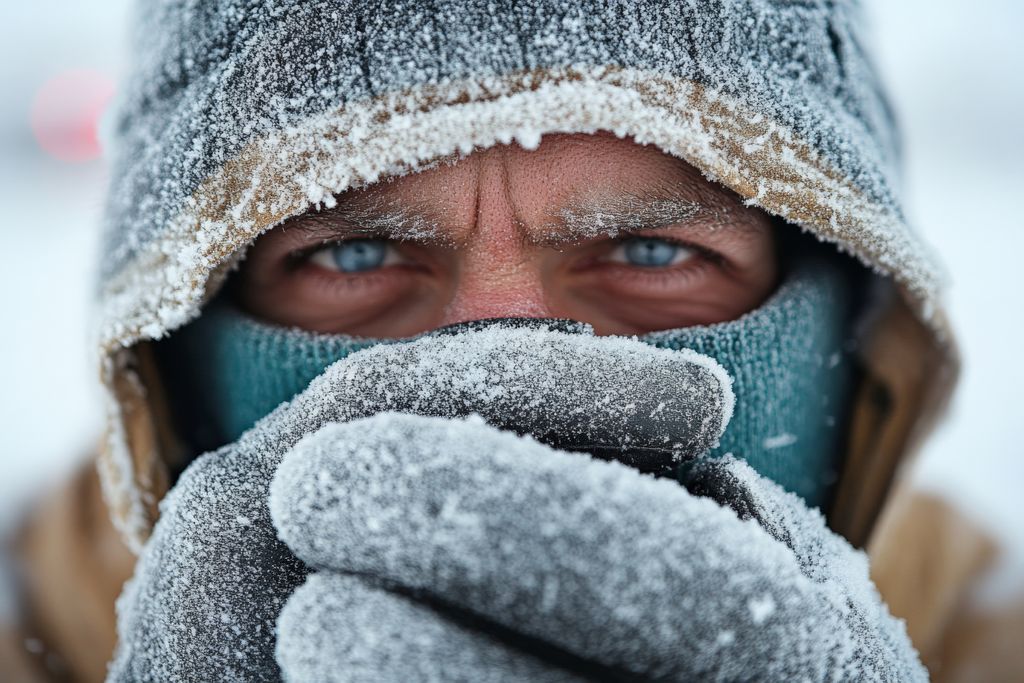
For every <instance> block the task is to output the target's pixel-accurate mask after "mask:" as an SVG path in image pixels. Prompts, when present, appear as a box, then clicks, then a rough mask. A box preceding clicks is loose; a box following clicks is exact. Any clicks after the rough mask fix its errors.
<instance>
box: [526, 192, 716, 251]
mask: <svg viewBox="0 0 1024 683" xmlns="http://www.w3.org/2000/svg"><path fill="white" fill-rule="evenodd" d="M672 194H674V193H671V192H669V193H665V194H662V195H644V194H634V193H622V194H616V195H611V196H606V197H597V198H594V197H591V198H585V199H580V200H576V201H573V202H570V203H569V204H568V205H566V206H565V207H563V208H561V209H560V210H558V211H557V212H556V213H555V214H554V216H553V217H552V220H550V221H549V222H547V223H545V224H544V225H543V226H541V229H540V230H531V231H530V235H529V236H528V238H529V239H530V241H532V242H536V243H544V244H564V243H566V242H576V241H580V240H585V239H593V238H595V237H615V236H617V235H620V234H624V233H631V232H637V231H641V230H657V229H658V228H665V227H669V226H673V225H685V226H688V227H691V228H703V229H705V230H711V229H717V228H719V227H721V226H722V225H724V224H725V223H726V222H727V221H728V220H729V217H728V216H729V213H730V212H729V209H728V207H726V206H723V205H721V204H718V203H715V204H709V203H705V202H703V201H698V200H694V199H691V198H688V197H682V196H672Z"/></svg>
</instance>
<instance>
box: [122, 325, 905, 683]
mask: <svg viewBox="0 0 1024 683" xmlns="http://www.w3.org/2000/svg"><path fill="white" fill-rule="evenodd" d="M502 332H503V336H510V335H511V336H513V337H514V336H516V335H521V336H523V338H524V339H526V337H527V336H528V337H529V339H528V342H529V344H530V345H531V346H532V347H533V348H534V349H537V348H538V347H541V346H543V345H546V344H548V343H551V342H552V341H555V342H556V343H557V341H558V340H560V341H563V342H567V343H573V342H575V343H578V344H580V345H581V346H583V347H584V348H583V349H582V351H583V353H584V354H585V353H586V350H585V349H586V346H588V345H590V344H591V343H593V342H595V340H594V339H593V338H589V339H588V338H587V337H584V336H579V335H565V334H562V333H554V332H549V331H543V330H541V331H538V330H528V331H523V330H513V331H509V330H504V331H502ZM493 334H495V331H494V330H490V331H487V330H484V331H480V332H471V333H464V334H461V335H455V336H452V337H439V338H430V339H429V340H428V339H425V340H420V341H418V342H413V343H410V344H404V345H394V346H380V347H375V348H374V349H370V350H368V351H364V352H362V353H360V354H355V355H353V356H352V357H350V358H349V359H347V360H345V361H342V362H340V363H338V364H335V365H334V366H332V367H331V368H330V369H329V370H328V371H327V372H326V373H325V374H324V375H323V376H321V377H320V378H318V379H317V380H315V381H314V382H313V383H312V385H311V386H310V388H309V390H307V392H305V393H303V394H302V395H300V396H299V397H297V398H296V399H295V400H294V401H292V402H291V403H290V404H288V405H286V406H283V407H282V408H280V409H279V410H277V411H275V412H274V413H272V414H271V415H270V416H268V417H267V418H265V419H264V420H263V421H261V422H260V423H259V424H258V425H257V427H256V428H254V429H253V430H251V431H249V432H247V433H246V434H245V435H243V437H242V438H241V439H240V440H239V441H238V442H237V443H236V444H233V445H231V446H229V447H226V448H224V449H222V450H221V451H218V452H215V453H212V454H209V455H207V456H204V457H202V458H201V459H199V460H198V461H197V462H195V463H194V464H193V465H192V466H191V467H190V468H189V469H188V470H187V471H186V472H185V474H184V476H183V477H182V479H181V481H180V482H179V483H178V485H177V486H176V487H175V489H173V490H172V492H171V493H170V494H169V495H168V497H167V498H166V499H165V503H164V505H163V514H162V517H161V519H160V521H159V523H158V524H157V526H156V529H155V531H154V536H153V538H152V540H151V541H150V542H149V543H148V544H147V546H146V549H145V551H144V553H143V555H142V558H141V560H140V564H139V566H138V568H137V571H136V574H135V576H134V578H133V579H132V581H131V583H130V584H129V586H128V587H127V589H126V592H125V594H124V595H123V596H122V598H121V600H120V601H119V607H118V610H119V629H120V643H121V644H120V647H119V651H118V653H117V657H116V659H115V661H114V663H113V665H112V668H111V676H110V678H111V680H117V681H121V680H165V681H169V680H208V679H216V680H274V679H276V678H278V677H279V676H282V675H283V676H284V678H286V679H288V680H310V679H317V678H319V677H320V676H321V675H325V676H326V680H360V679H361V672H362V673H365V672H369V671H372V670H374V669H375V668H376V669H377V670H380V671H394V672H407V671H409V670H410V669H411V668H413V667H417V666H422V667H425V668H424V670H426V671H428V672H431V673H435V674H436V675H437V676H438V677H443V678H444V679H446V680H448V679H450V680H479V679H482V680H513V679H514V678H515V677H517V676H520V675H521V674H523V673H524V672H525V673H526V674H527V677H528V678H529V677H534V676H536V677H538V678H540V679H542V680H572V679H573V677H579V676H590V675H593V674H594V673H595V672H599V673H600V674H601V675H602V676H604V677H607V678H614V677H616V676H620V675H621V676H623V677H625V678H632V679H635V678H637V677H641V678H661V679H668V680H691V679H692V678H694V677H707V678H712V679H718V680H735V679H736V678H749V677H753V678H756V679H758V680H794V679H811V680H823V679H824V680H923V679H924V673H923V669H922V668H921V666H920V664H919V663H918V662H917V659H916V655H915V654H914V652H913V649H912V648H911V647H910V645H909V642H908V641H907V639H906V635H905V633H904V632H903V629H902V626H901V625H900V624H899V622H897V621H896V620H894V619H892V618H891V617H890V616H889V615H888V613H887V612H886V610H885V608H884V606H882V604H881V602H880V601H879V599H878V596H877V594H876V593H875V591H874V589H873V587H872V586H871V584H870V581H869V580H868V575H867V564H866V560H865V558H864V556H863V555H862V554H861V553H859V552H857V551H854V550H853V549H852V548H850V546H849V545H848V544H847V543H846V542H845V541H843V540H842V539H840V538H838V537H837V536H835V535H834V534H832V533H831V532H829V531H828V530H827V528H826V527H825V525H824V522H823V520H822V518H821V516H820V515H819V514H818V513H816V512H813V511H810V510H808V509H807V508H806V507H805V506H803V504H802V503H801V502H800V501H799V499H797V498H796V497H795V496H793V495H791V494H786V493H784V492H783V491H782V490H781V489H779V488H778V487H777V486H775V485H773V484H771V483H769V482H767V480H764V479H763V478H761V477H759V476H758V475H756V474H755V473H754V472H753V471H752V470H750V468H749V467H747V466H745V465H742V464H741V463H739V462H738V461H735V460H732V459H728V460H724V461H710V462H719V463H722V464H719V465H718V466H717V467H716V469H713V470H710V473H709V470H708V469H706V467H707V466H706V465H704V464H699V465H698V466H695V467H693V468H691V470H690V474H688V480H692V481H693V483H694V485H695V486H694V488H695V490H697V491H698V492H699V494H700V495H695V494H693V493H690V492H688V491H687V490H686V489H684V488H683V487H682V486H681V485H680V484H679V483H678V482H675V481H672V480H669V479H655V478H652V477H650V476H648V475H643V474H641V473H639V472H638V471H637V470H636V469H635V468H631V467H627V466H625V465H622V464H621V463H618V462H606V461H601V460H595V459H592V458H590V457H588V456H586V455H584V454H580V453H566V452H562V451H558V450H555V449H552V448H550V447H548V446H545V445H542V444H539V443H537V442H536V441H534V440H533V439H531V438H529V437H520V436H517V435H514V434H511V433H509V432H504V431H499V430H497V429H495V428H493V427H491V426H489V425H487V424H485V423H484V422H483V420H482V419H481V418H478V417H469V418H462V419H460V418H455V419H452V418H446V417H421V416H413V415H400V414H395V413H383V414H377V415H375V416H374V417H370V418H366V419H356V420H352V421H348V422H345V420H346V419H347V418H349V417H351V416H352V413H347V412H346V408H345V406H346V405H348V404H346V403H343V402H341V401H340V400H333V399H332V397H333V396H335V395H340V396H342V397H343V398H344V397H345V394H346V385H347V384H350V383H353V382H355V383H358V381H359V379H360V377H361V376H362V375H363V374H364V373H363V372H361V370H366V369H367V368H368V367H369V366H367V365H364V366H362V367H360V366H359V362H358V361H359V359H360V358H361V357H363V358H365V357H367V356H372V355H373V354H378V355H379V356H381V358H379V359H378V360H386V361H387V364H388V365H394V364H396V363H404V364H406V365H407V369H410V370H411V372H409V373H408V374H409V375H411V376H416V377H417V380H418V381H416V382H409V383H407V384H405V385H402V384H398V385H396V387H395V392H394V393H388V394H386V395H385V394H378V395H376V396H375V397H373V398H372V399H371V400H372V401H373V402H375V403H376V407H377V408H378V409H379V410H386V409H387V408H388V407H389V406H390V405H404V406H407V407H410V408H411V409H413V410H417V411H426V410H428V409H429V408H430V407H431V406H432V405H433V402H432V401H431V390H430V389H431V387H430V382H429V381H427V377H428V375H427V374H424V373H422V372H421V373H419V374H417V372H416V367H417V363H419V362H420V361H421V360H422V359H423V357H424V356H425V355H427V354H424V353H422V352H421V351H422V349H421V350H420V352H418V351H416V347H417V345H418V344H424V342H427V345H428V346H429V345H430V344H435V343H440V344H447V345H449V346H458V347H459V348H461V349H462V350H463V351H466V350H468V349H469V348H471V347H472V346H475V345H479V346H481V347H482V348H483V349H487V348H488V347H489V345H491V344H492V342H491V341H490V340H489V339H488V336H489V335H493ZM559 335H561V336H562V337H567V338H568V340H571V342H570V341H568V340H566V339H560V337H559ZM474 339H475V341H474ZM596 341H599V342H601V343H602V344H614V345H618V346H619V347H620V348H621V349H623V351H626V353H624V354H623V356H622V362H623V363H627V364H628V363H630V362H633V363H639V364H641V365H644V364H646V365H647V366H648V369H650V366H651V365H652V364H653V365H658V364H660V363H661V362H662V361H664V362H667V363H669V364H671V365H672V367H671V368H669V370H671V371H677V370H676V369H675V367H676V366H675V361H676V360H677V358H676V356H677V354H678V352H668V351H665V350H659V349H654V348H651V347H650V346H648V345H644V344H642V343H640V342H629V341H626V340H600V339H599V340H596ZM450 351H451V349H449V354H450ZM558 351H559V353H558V354H557V355H555V354H550V355H547V356H545V354H543V352H541V353H540V354H539V355H540V356H541V357H547V358H564V357H565V355H566V350H565V349H564V348H560V349H558ZM444 356H445V354H438V357H444ZM385 357H386V358H385ZM463 357H465V354H463ZM479 357H481V358H487V357H488V354H486V353H484V354H481V355H480V356H479ZM493 361H494V358H493V357H491V358H490V359H489V361H488V362H486V363H484V364H483V366H484V367H487V368H491V370H489V371H487V372H485V373H484V374H481V373H480V368H481V364H480V363H476V364H474V363H472V362H471V363H469V364H468V365H467V366H466V367H465V372H464V373H463V374H462V375H461V377H462V379H461V380H458V381H457V383H459V384H460V385H461V386H469V384H467V383H468V382H472V383H473V384H472V385H473V387H474V389H473V392H472V393H473V394H474V395H476V396H486V395H487V394H488V392H489V388H493V386H494V384H493V382H492V381H488V374H490V377H491V378H492V380H493V379H497V378H498V374H496V373H495V372H494V368H497V367H499V364H495V363H494V362H493ZM688 363H689V364H690V365H692V366H693V367H692V368H690V369H691V370H692V372H690V373H684V376H686V377H687V378H688V380H687V381H688V382H689V383H691V384H692V385H693V390H694V392H695V394H696V395H700V396H705V397H707V398H708V400H707V401H706V402H705V403H704V405H703V408H704V411H705V417H706V420H704V421H697V422H695V423H694V426H700V425H702V424H705V423H706V424H707V425H710V426H711V429H710V432H709V433H711V434H716V435H717V434H720V433H721V431H722V429H723V427H724V423H725V421H726V420H727V417H728V415H727V413H726V412H724V411H723V410H722V408H721V407H722V406H724V405H725V404H726V403H727V402H728V400H727V399H728V396H727V394H728V381H727V379H725V378H724V376H723V374H722V373H721V372H720V368H718V367H717V366H716V365H714V364H713V362H712V361H710V360H709V359H706V358H702V357H700V356H692V357H690V359H689V361H688ZM513 365H514V363H510V364H509V366H507V367H506V368H505V370H506V372H512V373H514V372H515V370H514V369H513V368H512V366H513ZM419 367H420V369H421V370H424V369H425V367H424V366H422V365H420V366H419ZM556 369H557V368H556ZM553 375H554V376H558V375H559V373H558V372H555V373H553ZM435 381H436V382H438V383H440V384H442V385H444V386H445V389H446V391H449V390H450V381H451V380H450V377H447V376H446V375H445V374H444V373H440V374H439V375H438V376H436V380H435ZM524 389H525V388H524ZM540 393H541V394H543V390H542V391H541V392H540ZM397 394H412V395H405V396H399V395H397ZM716 396H717V398H716ZM522 398H524V399H525V394H524V395H523V396H522ZM592 398H593V399H595V400H593V401H592V403H591V404H590V405H589V411H590V413H591V414H593V415H594V416H595V417H601V418H610V419H615V416H616V415H617V414H618V413H619V411H620V410H621V409H622V408H623V407H624V406H622V405H621V404H620V403H618V402H606V401H604V400H602V399H603V397H602V396H601V395H600V394H597V395H595V396H593V397H592ZM362 408H368V405H364V406H362ZM695 455H696V453H694V452H689V453H686V454H683V456H682V457H683V459H684V460H693V459H694V457H695ZM723 473H724V474H723ZM701 496H711V498H708V497H701ZM268 501H269V503H268ZM311 571H312V572H314V573H313V574H312V575H310V572H311ZM332 605H334V606H338V607H344V608H345V609H346V610H348V611H347V612H339V611H336V610H332V609H329V607H330V606H332ZM282 610H283V612H282ZM369 613H372V614H373V615H374V617H375V618H374V619H372V620H366V619H362V618H360V616H361V615H366V614H369ZM346 614H347V615H349V618H345V615H346ZM434 622H436V623H434ZM455 643H459V644H462V645H464V646H465V648H466V649H465V650H464V651H462V650H460V651H462V655H461V656H460V657H458V658H456V659H444V658H440V659H439V658H437V655H441V654H446V653H451V651H452V650H451V648H452V646H453V644H455ZM406 646H408V648H407V647H406ZM406 651H408V657H409V659H408V660H406V661H404V662H403V661H401V660H400V659H398V658H400V657H401V655H402V654H403V653H406ZM346 672H352V675H351V676H348V675H347V674H346ZM363 680H366V679H363Z"/></svg>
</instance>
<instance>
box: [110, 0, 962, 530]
mask: <svg viewBox="0 0 1024 683" xmlns="http://www.w3.org/2000/svg"><path fill="white" fill-rule="evenodd" d="M138 14H139V16H138V21H137V24H136V32H135V44H134V53H133V57H134V62H133V63H134V64H135V67H134V71H133V73H132V74H131V76H130V78H129V80H128V81H127V82H126V84H125V88H124V91H123V92H122V95H121V98H120V103H119V107H118V109H117V112H116V116H115V117H114V119H113V120H112V121H111V129H110V131H109V132H110V135H109V137H110V138H111V142H112V145H113V149H114V176H113V182H112V187H111V191H110V200H109V203H108V207H107V216H106V232H105V245H104V249H103V254H104V262H103V266H102V276H101V282H100V301H101V306H100V321H99V322H100V324H99V328H98V329H99V344H100V348H101V350H102V358H103V364H102V376H103V381H104V385H105V386H106V388H107V390H108V396H109V398H110V400H109V421H108V436H107V440H106V447H105V449H104V451H103V453H102V455H101V458H100V466H101V475H102V478H103V481H104V485H105V491H106V494H107V498H108V501H109V503H110V505H111V508H112V512H113V516H114V519H115V522H116V523H117V524H118V526H119V528H120V529H121V530H122V532H123V533H124V534H125V536H126V538H127V539H128V540H129V542H130V544H131V545H132V546H133V547H138V545H139V544H140V543H141V542H142V541H143V540H144V539H145V537H146V535H147V534H148V531H149V529H150V528H151V526H152V523H153V521H154V520H155V517H156V504H157V502H158V501H159V498H160V497H161V496H162V495H163V492H164V491H165V490H166V486H167V476H166V466H165V461H166V460H167V459H170V458H173V457H174V453H173V443H174V437H173V435H172V434H170V433H169V429H168V424H169V422H168V420H166V419H164V417H163V415H164V408H163V406H162V394H161V390H160V387H159V377H158V376H157V374H156V372H155V370H154V368H153V363H152V358H151V355H150V349H149V347H148V345H147V343H146V342H148V341H150V340H155V339H159V338H161V337H162V336H164V335H166V334H167V333H168V332H170V331H172V330H174V329H176V328H178V327H180V326H181V325H183V324H184V323H186V322H187V321H188V320H190V319H192V318H194V317H195V316H196V315H198V313H199V311H200V309H201V307H202V305H203V304H204V303H205V302H206V301H207V300H209V298H210V297H211V296H212V295H213V294H214V293H215V292H216V290H217V289H218V287H219V285H220V283H221V282H222V281H223V279H224V276H225V274H226V273H227V272H228V270H229V269H230V268H231V266H232V265H233V264H234V263H235V262H237V259H238V258H239V257H240V256H241V255H242V253H243V252H244V249H245V248H246V246H247V245H248V244H250V243H251V242H252V240H253V239H254V238H256V237H257V236H258V235H260V234H261V233H263V232H265V231H266V230H268V229H269V228H271V227H273V226H274V225H277V224H279V223H280V222H281V221H283V220H285V219H287V218H289V217H291V216H294V215H297V214H300V213H302V212H304V211H305V210H306V209H307V208H309V207H310V206H311V205H314V204H318V203H322V204H327V205H330V204H331V203H332V202H333V201H334V200H333V197H334V196H335V195H337V194H339V193H342V192H344V191H346V190H348V189H351V188H353V187H358V186H361V185H366V184H368V183H372V182H375V181H377V180H379V179H381V178H384V177H388V176H393V175H396V174H401V173H408V172H412V171H415V170H417V169H418V168H421V167H423V166H424V165H426V164H429V163H430V162H432V161H435V160H437V159H438V158H439V157H442V156H445V155H448V154H451V153H455V152H464V153H465V152H469V151H471V150H472V149H474V148H476V147H487V146H491V145H494V144H498V143H507V142H510V141H512V140H517V141H519V143H520V144H522V145H523V146H524V147H532V146H535V145H536V144H537V142H538V141H539V138H540V136H541V135H543V134H546V133H553V132H576V133H580V132H583V133H586V132H594V131H597V130H608V131H612V132H614V133H616V134H617V135H620V136H626V135H628V136H632V137H633V138H634V139H635V140H636V141H637V142H640V143H646V144H654V145H656V146H658V147H659V148H661V149H662V150H664V151H666V152H668V153H670V154H673V155H675V156H678V157H680V158H682V159H685V160H686V161H688V162H689V163H691V164H693V165H694V166H696V167H697V168H699V169H700V170H701V171H702V172H704V173H705V174H706V175H707V176H708V177H709V178H712V179H714V180H717V181H718V182H721V183H722V184H724V185H726V186H728V187H729V188H731V189H732V190H734V191H736V192H737V193H739V194H740V195H741V196H743V197H744V198H746V199H747V200H748V201H749V202H750V203H751V204H754V205H757V206H760V207H762V208H764V209H765V210H766V211H768V212H770V213H772V214H774V215H777V216H779V217H781V218H784V219H786V220H787V221H789V222H791V223H793V224H796V225H798V226H800V227H802V228H804V229H806V230H808V231H811V232H813V233H815V234H816V235H818V236H819V237H821V238H822V239H825V240H828V241H831V242H834V243H836V244H838V245H839V246H840V248H841V249H843V250H845V251H848V252H850V253H851V254H853V255H855V256H856V257H857V258H859V259H860V260H861V261H862V262H863V263H864V264H865V265H866V266H867V267H869V268H871V269H872V270H874V271H875V272H876V273H878V274H879V276H880V277H879V278H878V282H879V283H881V284H880V286H879V287H878V293H877V295H876V296H877V299H878V303H877V305H876V307H875V313H876V318H877V320H876V321H875V324H874V326H873V332H872V335H871V336H870V337H869V338H868V339H867V340H866V343H865V346H864V349H863V354H862V355H863V357H864V364H865V380H864V383H863V387H862V389H861V391H860V393H861V395H862V398H863V400H858V404H857V407H856V408H855V410H854V415H853V418H852V419H853V432H852V438H851V445H850V449H849V452H848V458H847V461H848V465H847V468H846V472H845V473H844V475H843V481H842V485H841V486H840V490H839V493H838V497H837V501H836V506H835V508H834V509H833V510H832V514H831V522H832V524H833V526H834V527H835V528H837V530H839V531H841V532H842V533H845V534H846V535H847V536H848V537H849V538H851V540H854V542H862V541H863V540H864V539H865V538H866V537H867V533H868V531H869V530H870V528H871V525H872V524H873V521H874V519H875V517H876V515H877V513H878V510H879V508H880V506H881V503H882V501H883V499H884V496H885V494H886V492H887V491H888V488H889V483H890V481H891V480H892V477H893V474H894V472H895V468H896V465H897V463H898V462H899V460H900V459H901V458H902V457H903V455H904V454H905V453H906V452H907V451H908V450H909V449H910V447H911V446H912V445H913V444H914V442H916V441H917V440H918V438H919V437H920V436H921V435H922V434H923V432H924V431H925V428H926V426H927V425H928V424H929V423H930V422H931V417H933V416H934V414H935V413H936V411H937V409H938V408H939V407H940V406H941V405H942V403H943V402H944V399H945V396H946V395H947V393H948V390H949V387H950V386H951V381H952V377H953V375H954V374H955V365H956V361H955V354H954V351H953V349H952V344H951V342H950V340H949V337H948V334H947V332H946V324H945V322H944V317H943V315H942V312H941V306H940V302H939V289H940V280H941V278H940V274H939V269H938V267H937V266H936V264H935V262H934V261H933V259H932V257H931V255H930V253H929V251H928V250H927V249H926V248H925V246H924V245H923V244H922V243H921V242H920V241H919V239H918V238H917V236H916V235H915V234H914V233H913V232H912V231H911V229H910V228H909V227H908V225H907V222H906V220H905V218H904V216H903V213H902V211H901V208H900V203H899V199H898V194H897V190H898V188H897V182H896V161H897V151H896V140H895V136H894V128H893V124H892V119H891V116H890V112H889V110H888V108H887V106H886V103H885V101H884V99H883V98H882V96H881V94H880V91H879V87H878V82H877V79H876V76H875V74H874V72H873V71H872V69H871V66H870V64H869V63H868V61H867V60H866V57H865V55H864V52H863V49H862V45H861V38H860V25H859V24H860V18H859V14H858V12H857V8H856V6H855V4H854V3H851V2H842V1H835V2H834V1H831V0H817V1H815V0H803V1H800V2H795V1H791V0H786V1H782V0H778V1H776V2H771V1H769V0H734V1H729V0H718V1H715V2H710V1H709V2H700V3H693V2H676V3H659V2H631V3H603V2H602V3H598V2H576V1H574V2H540V1H537V2H519V3H515V4H514V5H513V3H498V4H497V5H495V3H488V2H471V1H466V0H461V1H458V2H446V1H443V0H442V1H438V0H435V1H434V2H429V3H383V4H378V3H374V4H373V5H372V6H371V5H369V4H366V3H357V2H345V1H342V0H268V1H267V2H262V3H259V4H253V3H248V2H243V1H242V0H210V1H208V2H198V1H191V2H177V1H175V2H171V1H161V2H156V1H149V2H144V3H140V4H139V8H138ZM889 290H892V292H894V294H893V295H891V296H890V294H889Z"/></svg>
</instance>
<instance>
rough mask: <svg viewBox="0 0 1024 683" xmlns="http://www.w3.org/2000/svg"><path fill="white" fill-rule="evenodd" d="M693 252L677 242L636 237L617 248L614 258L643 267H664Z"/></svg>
mask: <svg viewBox="0 0 1024 683" xmlns="http://www.w3.org/2000/svg"><path fill="white" fill-rule="evenodd" d="M692 254H693V252H692V251H691V250H690V249H687V248H686V247H684V246H682V245H681V244H676V243H675V242H669V241H667V240H660V239H654V238H649V237H635V238H633V239H630V240H627V241H625V242H623V243H622V244H621V245H620V246H619V247H618V248H617V249H616V250H615V253H614V254H613V257H612V260H613V261H618V262H620V263H628V264H629V265H631V266H639V267H641V268H664V267H666V266H671V265H675V264H677V263H680V262H681V261H684V260H686V259H687V258H689V257H690V256H692Z"/></svg>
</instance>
